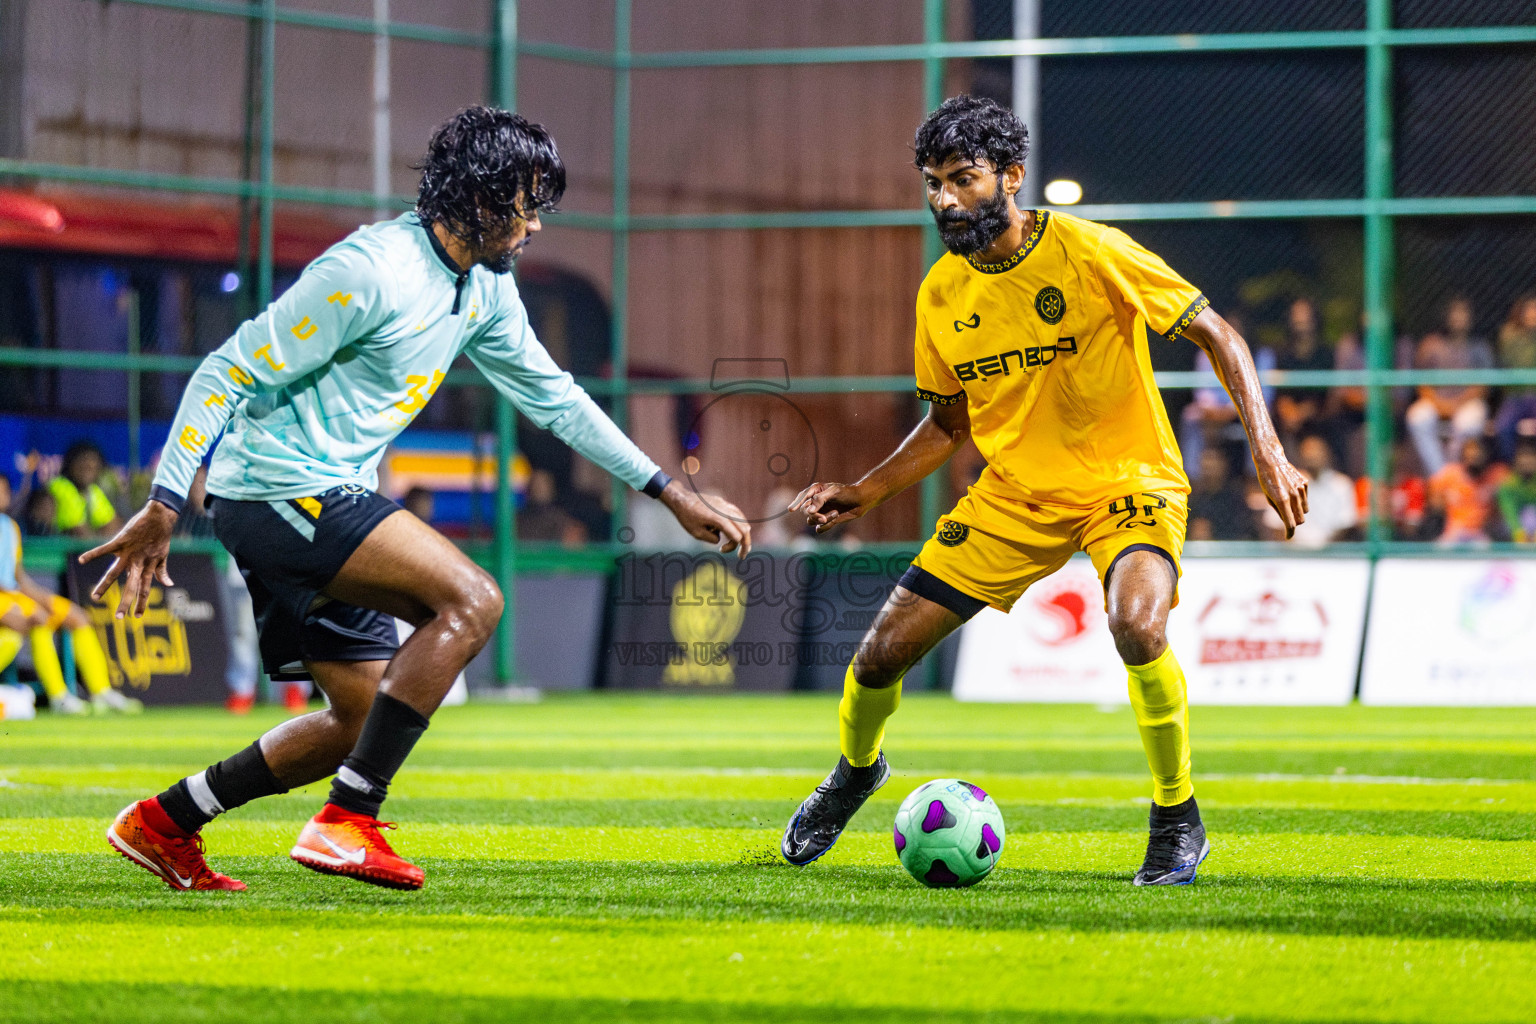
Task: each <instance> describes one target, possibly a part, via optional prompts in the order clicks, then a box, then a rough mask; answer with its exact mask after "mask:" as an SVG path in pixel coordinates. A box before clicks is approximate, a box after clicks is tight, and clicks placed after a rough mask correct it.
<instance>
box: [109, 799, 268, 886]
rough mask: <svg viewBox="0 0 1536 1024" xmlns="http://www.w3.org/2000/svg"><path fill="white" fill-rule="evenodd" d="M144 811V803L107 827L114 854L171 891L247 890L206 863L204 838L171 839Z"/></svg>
mask: <svg viewBox="0 0 1536 1024" xmlns="http://www.w3.org/2000/svg"><path fill="white" fill-rule="evenodd" d="M142 807H143V801H138V802H135V803H131V804H129V805H128V806H127V807H124V808H123V811H122V813H121V814H119V815H118V816H117V820H116V821H114V822H112V824H111V825H110V826H108V828H107V842H108V843H110V844H112V848H113V849H114V850H116V851H117V852H118V853H120V854H122V855H123V856H124V857H127V858H128V859H129V860H131V861H133V862H134V863H135V864H137V865H139V866H140V867H141V868H143V869H144V870H145V871H148V872H150V873H151V874H153V875H155V876H156V877H158V878H159V879H160V880H161V881H163V882H164V883H165V884H166V885H168V886H170V887H171V888H172V889H230V890H234V891H239V890H242V889H244V888H245V883H244V882H241V881H239V880H237V879H234V878H230V877H229V876H228V875H221V874H219V873H218V872H217V871H215V870H213V869H212V868H210V867H209V866H208V862H207V861H205V860H203V837H202V836H200V835H192V836H178V835H168V834H166V833H165V832H162V831H160V830H158V829H156V828H154V827H153V826H152V825H150V824H149V822H147V821H146V820H145V819H144V812H143V810H142ZM162 813H163V812H162Z"/></svg>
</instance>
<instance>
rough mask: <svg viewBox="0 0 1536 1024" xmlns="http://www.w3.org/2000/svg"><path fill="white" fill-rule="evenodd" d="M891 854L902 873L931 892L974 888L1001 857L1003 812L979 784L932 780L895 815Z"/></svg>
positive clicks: (905, 802) (956, 780)
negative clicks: (894, 850)
mask: <svg viewBox="0 0 1536 1024" xmlns="http://www.w3.org/2000/svg"><path fill="white" fill-rule="evenodd" d="M895 837H896V856H897V857H899V858H900V859H901V866H902V867H904V868H906V869H907V873H908V874H909V875H911V876H912V877H913V878H915V879H917V880H918V881H919V882H922V883H923V884H924V885H926V886H929V887H931V888H935V889H941V888H942V889H949V888H958V887H960V886H966V885H975V884H976V883H977V882H979V881H981V880H982V879H983V878H986V877H987V875H988V874H990V873H991V871H992V869H993V868H994V867H996V866H997V861H998V858H999V857H1001V856H1002V854H1003V838H1004V832H1003V812H1002V811H1001V810H999V809H998V806H997V804H996V802H994V801H993V799H992V798H991V797H990V796H987V794H986V791H985V790H983V789H982V788H981V787H980V786H973V785H972V784H971V783H969V782H962V781H961V780H960V779H934V780H933V781H932V782H925V783H923V784H922V785H921V786H918V787H917V788H916V789H914V790H913V791H912V793H911V794H910V795H909V796H908V797H907V798H906V799H905V800H903V801H902V802H901V809H900V810H898V811H897V812H896V829H895Z"/></svg>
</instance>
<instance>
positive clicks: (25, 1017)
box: [0, 695, 1536, 1024]
mask: <svg viewBox="0 0 1536 1024" xmlns="http://www.w3.org/2000/svg"><path fill="white" fill-rule="evenodd" d="M1192 717H1193V733H1194V754H1195V768H1196V786H1197V793H1198V795H1199V797H1200V801H1201V807H1202V809H1203V811H1204V815H1205V819H1206V822H1207V825H1208V827H1209V828H1210V830H1211V833H1212V846H1213V852H1212V854H1211V858H1210V859H1209V860H1208V861H1207V862H1206V865H1205V867H1204V868H1203V869H1202V871H1201V874H1200V879H1199V881H1198V882H1197V884H1196V885H1194V886H1192V887H1188V888H1180V889H1135V888H1133V887H1132V886H1130V885H1129V878H1130V875H1131V873H1132V872H1133V871H1134V869H1135V867H1136V866H1137V864H1138V863H1139V862H1140V856H1141V850H1142V845H1143V843H1144V841H1145V820H1146V802H1147V794H1148V789H1149V783H1148V780H1147V778H1146V774H1145V762H1144V761H1143V759H1142V755H1141V751H1140V746H1139V744H1138V742H1137V739H1136V732H1135V726H1134V723H1133V721H1132V720H1131V717H1130V714H1129V712H1128V711H1127V710H1125V709H1112V710H1101V709H1096V708H1090V707H1059V706H1048V707H1041V706H1001V707H999V706H990V705H964V704H957V703H954V702H951V701H949V700H947V699H944V698H938V697H926V696H921V695H917V696H912V697H909V698H908V699H907V700H906V702H905V703H904V705H903V708H902V711H901V713H900V714H899V715H898V716H897V718H896V719H895V720H893V722H892V725H891V728H890V730H889V735H888V739H887V750H888V752H889V754H890V757H891V759H892V762H893V765H894V766H895V767H896V769H897V775H896V777H895V778H894V779H893V780H892V782H891V784H890V785H889V786H888V787H887V788H886V789H885V790H883V791H882V792H881V793H880V794H879V795H878V796H877V797H876V798H875V799H874V800H872V801H871V803H870V804H869V806H868V807H867V808H866V809H865V810H864V811H863V812H862V813H861V814H860V815H859V817H858V818H857V819H855V821H854V824H853V827H852V830H851V831H850V833H849V834H848V835H847V836H846V837H845V838H844V840H843V841H842V843H840V844H839V845H838V847H837V848H836V849H835V850H834V851H833V852H832V853H831V854H829V855H828V856H827V857H825V858H824V859H823V860H822V861H820V862H818V863H816V864H814V865H812V866H810V867H808V868H804V869H796V868H791V867H789V866H788V865H785V864H783V863H782V862H780V861H779V860H778V859H777V857H776V856H775V850H776V848H777V842H778V836H779V831H780V829H781V828H782V826H783V823H784V821H785V819H786V818H787V817H788V815H789V814H790V812H791V811H792V810H793V808H794V806H795V805H796V803H797V802H798V801H799V800H800V799H801V798H802V797H803V796H804V794H805V793H806V792H807V791H808V790H809V789H810V787H811V786H813V785H814V784H815V783H816V782H817V781H819V779H820V777H821V776H822V775H823V774H824V773H825V771H826V769H827V768H828V767H829V766H830V764H831V762H832V760H833V759H834V758H835V756H836V751H835V700H834V698H833V697H830V696H827V697H809V696H808V697H795V698H779V699H775V698H726V697H721V698H695V699H688V698H668V697H623V696H608V695H603V696H597V695H584V696H580V697H561V698H554V699H549V700H546V701H544V702H543V703H540V704H535V705H509V706H499V705H478V706H472V707H469V708H449V709H444V710H443V711H442V712H440V713H439V715H438V716H437V718H436V719H435V720H434V723H433V726H432V728H431V729H430V730H429V731H428V733H427V735H426V737H425V739H424V740H423V741H422V743H421V745H420V746H419V747H418V749H417V751H416V753H415V755H414V756H413V758H412V759H411V761H410V762H409V763H408V765H407V767H406V769H405V770H404V771H403V772H402V773H401V775H400V776H399V778H398V779H397V780H396V784H395V786H394V787H393V791H392V796H391V799H390V802H389V803H388V804H387V805H386V807H387V812H388V813H387V815H386V816H387V817H391V818H394V819H397V820H398V821H399V822H400V823H401V826H402V827H401V829H400V831H399V832H397V833H394V834H392V836H391V838H392V840H393V841H394V842H395V846H396V848H397V849H398V850H399V851H400V852H401V853H402V854H404V855H406V856H409V857H411V858H413V859H415V860H416V861H417V862H418V863H420V864H421V865H422V866H423V867H424V868H425V869H426V871H427V879H428V881H427V887H426V888H425V889H424V890H423V891H421V892H419V893H398V892H391V891H386V890H381V889H375V888H372V887H368V886H363V885H359V884H357V883H354V882H349V881H346V880H342V879H336V878H329V877H323V876H320V875H315V874H312V873H310V872H308V871H305V870H304V869H302V868H300V867H298V866H297V865H295V864H293V863H292V862H291V861H289V860H288V859H287V857H286V851H287V849H288V848H289V846H290V845H291V844H292V841H293V837H294V836H295V835H296V834H297V831H298V829H299V828H300V826H301V825H302V823H303V821H304V819H305V818H306V817H307V816H308V815H309V814H310V813H312V812H313V810H314V809H315V808H317V807H318V806H319V803H320V801H321V800H322V799H323V797H324V788H323V787H321V786H314V787H309V788H308V789H307V790H306V791H301V792H296V793H292V794H289V795H287V796H283V797H278V798H273V799H271V800H266V801H261V802H259V803H257V804H254V805H252V806H249V807H246V808H242V809H239V810H237V811H234V812H232V813H231V814H229V815H227V816H226V817H225V818H224V819H222V820H220V821H219V822H217V823H215V824H214V825H213V826H211V827H210V828H209V829H208V830H207V841H208V852H209V857H210V859H211V860H212V862H213V863H214V864H215V866H216V867H219V868H220V869H222V870H225V871H228V872H229V873H231V874H234V875H236V876H237V877H240V878H243V879H244V880H245V881H246V882H248V883H249V884H250V890H249V891H247V892H243V893H176V892H172V891H171V890H169V889H167V888H166V887H165V886H164V885H162V884H161V883H160V882H158V881H157V880H155V879H154V878H152V877H150V876H149V875H148V874H146V873H144V872H143V871H141V870H138V869H137V868H134V867H132V866H131V865H129V864H128V863H127V862H126V861H124V860H122V859H121V858H119V857H117V856H115V855H114V854H113V853H112V852H111V851H110V850H109V849H108V848H107V846H106V844H105V841H104V840H103V838H102V833H103V830H104V829H105V828H106V825H107V824H108V822H109V821H110V820H111V817H112V816H113V815H114V814H115V813H116V812H117V811H118V810H119V809H120V808H121V807H122V806H124V805H125V804H127V803H128V802H129V801H131V800H133V799H135V798H138V797H142V796H147V795H150V794H152V793H154V792H156V791H158V790H159V789H161V788H163V787H164V786H165V785H166V784H167V783H169V782H171V781H173V780H175V779H176V778H178V777H180V776H182V775H185V774H187V773H188V772H189V771H192V770H195V769H197V768H200V767H201V766H203V765H204V764H206V763H207V762H209V761H211V760H215V759H217V758H220V757H222V756H226V755H228V754H229V753H231V752H233V751H234V750H236V749H238V748H239V747H240V746H243V745H244V744H245V743H248V742H249V741H250V738H251V737H252V736H254V735H255V734H257V733H259V732H260V731H261V730H262V729H263V728H266V727H268V726H270V725H271V724H274V723H275V722H276V721H278V720H279V719H278V718H277V716H276V715H275V714H274V713H272V712H264V713H261V714H256V715H252V716H250V717H248V718H234V717H231V716H229V715H226V714H223V713H222V712H215V711H159V712H151V713H149V714H147V715H145V716H144V717H143V718H142V719H131V720H130V719H84V720H67V719H62V720H61V719H52V718H41V719H39V720H37V721H34V722H0V1022H8V1021H38V1020H58V1021H63V1020H70V1021H113V1022H121V1021H216V1020H228V1021H238V1022H240V1024H260V1022H266V1021H297V1020H303V1021H306V1022H310V1021H316V1022H331V1021H337V1022H350V1021H370V1022H371V1021H385V1022H393V1021H401V1022H418V1021H421V1022H428V1024H450V1022H456V1021H471V1020H474V1021H480V1020H484V1021H523V1020H526V1021H534V1022H539V1024H555V1022H565V1021H578V1022H584V1021H607V1020H624V1021H637V1022H641V1021H643V1022H660V1021H706V1022H734V1021H745V1022H764V1024H768V1022H772V1024H786V1022H797V1021H806V1022H811V1021H817V1022H820V1021H845V1020H847V1021H855V1020H857V1021H890V1022H893V1024H894V1022H898V1021H899V1022H903V1024H906V1022H919V1021H939V1022H946V1024H947V1022H955V1024H959V1022H962V1021H963V1022H968V1024H969V1022H985V1021H998V1022H1002V1021H1008V1022H1026V1021H1028V1022H1034V1021H1065V1022H1073V1024H1133V1022H1143V1021H1164V1020H1178V1021H1184V1020H1190V1021H1253V1022H1259V1021H1263V1022H1279V1021H1337V1020H1347V1021H1425V1022H1429V1021H1435V1022H1439V1021H1453V1020H1454V1021H1511V1022H1514V1021H1521V1022H1528V1021H1531V1020H1536V729H1533V726H1536V711H1532V710H1516V711H1511V710H1507V709H1501V710H1414V709H1368V708H1341V709H1294V710H1290V709H1285V710H1282V709H1266V708H1249V709H1238V708H1197V709H1195V711H1194V713H1193V716H1192ZM940 775H962V776H964V777H966V778H967V779H968V780H970V781H972V782H975V783H977V784H979V785H981V786H983V787H984V788H986V789H987V790H989V791H990V792H991V793H992V794H993V796H994V797H995V798H996V799H997V801H998V803H999V804H1000V805H1001V806H1002V808H1003V812H1004V814H1005V816H1006V818H1007V823H1008V834H1007V844H1006V846H1005V848H1004V854H1003V860H1002V864H1001V866H1000V867H999V868H998V870H997V871H996V872H994V873H993V875H992V877H991V878H989V879H988V880H987V881H986V882H985V883H983V884H982V885H980V886H978V887H976V888H974V889H968V890H962V891H937V890H928V889H925V888H923V887H921V886H919V885H917V884H916V883H915V882H913V881H912V880H911V879H909V878H908V877H907V876H906V875H905V874H904V873H903V872H902V870H901V868H900V867H899V865H898V864H897V863H896V860H895V856H894V854H893V853H892V851H891V847H890V821H891V818H892V815H893V813H894V811H895V808H896V805H897V804H898V803H899V802H900V800H901V798H902V797H903V796H904V795H905V794H906V793H907V792H908V791H909V790H910V789H912V788H913V787H915V786H916V785H917V784H918V783H920V782H923V781H925V780H926V779H928V778H931V777H934V776H940Z"/></svg>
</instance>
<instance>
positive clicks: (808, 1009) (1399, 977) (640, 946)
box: [0, 913, 1536, 1022]
mask: <svg viewBox="0 0 1536 1024" xmlns="http://www.w3.org/2000/svg"><path fill="white" fill-rule="evenodd" d="M302 921H303V924H302V926H301V927H296V925H299V921H297V920H296V921H294V922H291V923H290V922H285V923H282V924H276V925H266V926H262V925H258V924H255V923H251V922H246V923H242V924H241V925H240V926H239V927H238V928H236V929H231V928H229V927H227V926H223V925H220V924H204V923H199V922H196V921H194V920H191V919H187V918H186V917H185V916H184V915H183V916H182V918H181V919H180V920H172V919H170V918H167V917H165V916H160V917H158V918H157V919H155V920H151V921H145V920H142V919H141V918H138V917H135V916H131V915H128V914H118V915H112V916H110V917H107V918H105V919H101V918H95V919H85V920H71V921H56V920H48V919H46V918H44V917H43V916H41V915H34V914H16V913H7V914H5V915H4V916H3V918H0V946H3V947H4V948H5V949H6V950H7V955H6V957H5V958H4V959H3V960H0V978H5V979H14V980H18V981H20V980H25V981H29V982H33V983H36V982H46V981H60V982H71V981H74V980H75V979H77V978H79V977H80V975H81V973H82V971H83V970H89V972H90V976H91V977H92V979H93V980H95V981H101V982H111V981H120V982H124V983H129V984H131V983H134V982H138V981H142V980H144V970H145V965H146V964H147V963H158V964H168V963H195V964H196V965H197V968H196V978H197V980H198V982H199V983H200V984H202V985H205V986H216V985H233V986H248V985H250V983H251V981H252V979H255V978H269V979H273V981H277V980H278V979H281V981H280V984H281V986H282V987H284V988H286V989H288V990H319V991H337V990H344V989H346V990H354V989H361V990H364V991H368V990H376V991H377V990H383V991H391V990H400V991H406V992H427V993H442V994H444V995H445V996H448V997H450V998H461V997H465V996H470V997H474V996H484V997H514V998H534V999H538V998H547V999H561V998H571V997H574V996H588V995H593V996H598V997H602V996H604V995H606V994H608V993H614V992H622V993H624V994H625V996H626V997H627V998H630V999H638V1000H651V1001H680V1002H684V1003H689V1002H693V1003H734V1002H743V1003H748V1004H752V1005H758V1006H781V1007H785V1008H786V1010H787V1012H788V1013H789V1014H791V1018H790V1019H826V1018H829V1017H836V1016H844V1015H846V1013H847V1011H848V1010H850V1009H858V1008H864V1007H868V1008H874V1009H878V1008H882V1007H889V1006H893V1005H895V1006H905V1007H908V1008H910V1009H911V1010H913V1011H915V1012H919V1013H920V1012H921V1011H923V1010H925V1009H931V1010H944V1011H954V1010H956V1009H974V1010H992V1009H1010V1010H1034V1011H1040V1012H1052V1011H1058V1010H1059V1011H1067V1012H1070V1011H1072V1010H1073V1009H1074V1008H1077V1007H1080V1006H1081V1005H1082V1002H1083V995H1084V993H1095V994H1096V995H1097V998H1096V1000H1095V1001H1096V1003H1097V1004H1098V1005H1097V1006H1096V1007H1095V1009H1097V1010H1098V1011H1100V1012H1102V1013H1121V1014H1134V1013H1142V1012H1144V1011H1145V1010H1146V1009H1147V1008H1148V1007H1150V1006H1157V1007H1159V1008H1162V1009H1163V1010H1164V1011H1165V1012H1174V1013H1178V1014H1182V1015H1187V1016H1192V1017H1201V1016H1208V1017H1217V1016H1221V1017H1230V1016H1232V1015H1245V1014H1251V1015H1255V1016H1264V1017H1266V1018H1270V1019H1280V1020H1289V1021H1323V1020H1329V1021H1336V1020H1358V1021H1385V1020H1392V1021H1405V1022H1408V1021H1414V1022H1416V1021H1425V1022H1430V1021H1434V1022H1440V1021H1444V1020H1445V1019H1446V1017H1445V1008H1446V1007H1449V1006H1453V1005H1454V1006H1455V1007H1456V1017H1457V1019H1458V1020H1462V1021H1469V1022H1495V1021H1497V1022H1503V1021H1522V1020H1528V1017H1527V1016H1526V1015H1525V1012H1524V1010H1522V1009H1520V1008H1522V1007H1523V1008H1526V1009H1528V1008H1529V1007H1530V1006H1532V1005H1536V947H1533V946H1531V945H1530V944H1526V943H1501V942H1481V941H1461V940H1454V941H1452V940H1437V939H1395V938H1379V937H1358V936H1305V935H1281V936H1277V935H1265V934H1261V933H1254V932H1223V931H1184V932H1178V931H1173V932H1162V933H1145V932H1129V933H1082V932H1043V933H1038V934H1020V933H1017V932H988V931H979V930H978V931H970V930H953V929H931V928H875V927H867V926H847V925H836V926H824V925H814V924H812V925H799V924H792V923H781V924H775V925H773V926H771V927H765V926H762V925H759V924H756V923H747V922H717V923H701V922H697V921H690V922H665V921H644V922H641V921H594V922H552V921H545V920H540V919H528V918H517V917H510V916H509V917H497V918H478V919H477V918H475V917H472V916H468V915H463V916H449V917H436V916H431V915H420V916H417V917H415V918H413V919H411V920H409V921H392V922H391V927H390V928H389V929H387V930H383V929H380V928H378V927H377V924H378V922H377V919H373V918H369V917H366V916H363V917H357V916H350V915H342V914H334V913H333V914H328V915H323V916H311V917H307V918H303V919H302ZM470 964H473V965H474V969H473V970H466V969H465V967H466V965H470ZM872 967H878V970H879V983H878V984H862V983H860V982H859V979H864V978H868V977H869V976H870V970H871V968H872ZM1196 978H1198V984H1191V983H1190V982H1191V981H1192V980H1193V979H1196ZM836 979H848V981H847V982H846V983H843V984H839V983H838V982H837V980H836ZM1176 979H1177V981H1178V983H1177V984H1175V983H1174V982H1175V980H1176ZM1302 982H1304V983H1302ZM1279 991H1285V992H1287V993H1288V996H1287V998H1286V999H1285V1000H1283V1001H1277V1000H1276V999H1275V997H1274V994H1275V993H1276V992H1279ZM1471 992H1476V993H1477V998H1476V999H1468V998H1467V995H1468V993H1471ZM257 1001H258V1003H259V999H258V1000H257ZM256 1012H258V1013H259V1012H260V1011H259V1009H257V1011H256Z"/></svg>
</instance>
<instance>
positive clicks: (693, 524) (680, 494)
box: [659, 480, 752, 558]
mask: <svg viewBox="0 0 1536 1024" xmlns="http://www.w3.org/2000/svg"><path fill="white" fill-rule="evenodd" d="M659 498H660V500H661V503H662V504H663V505H665V506H667V508H668V509H670V510H671V512H672V514H673V515H674V516H676V517H677V521H678V523H679V524H680V525H681V526H682V528H683V529H685V530H687V531H688V534H689V536H691V537H693V538H695V539H697V540H702V541H708V542H709V543H711V544H714V545H716V546H717V547H718V548H719V549H720V551H721V552H723V553H729V552H732V551H734V552H736V555H737V557H738V558H745V557H747V555H749V554H750V553H751V552H752V527H751V526H750V525H748V523H747V517H746V516H744V515H742V513H741V509H739V508H737V507H736V506H735V505H733V504H731V503H730V502H729V501H726V500H725V499H724V498H722V497H720V496H719V495H717V494H709V495H702V496H701V495H698V494H695V493H693V492H692V491H691V490H690V489H689V488H688V487H686V486H684V485H683V484H680V483H678V482H677V481H676V480H669V481H668V482H667V486H666V487H664V488H662V491H661V494H660V495H659Z"/></svg>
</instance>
